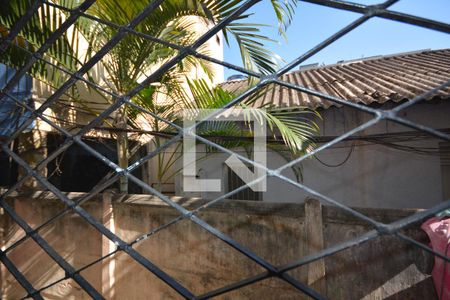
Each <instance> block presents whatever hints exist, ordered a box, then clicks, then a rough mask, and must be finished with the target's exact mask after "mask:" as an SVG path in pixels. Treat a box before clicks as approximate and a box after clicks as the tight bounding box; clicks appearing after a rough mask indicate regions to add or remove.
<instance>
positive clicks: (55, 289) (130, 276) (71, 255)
mask: <svg viewBox="0 0 450 300" xmlns="http://www.w3.org/2000/svg"><path fill="white" fill-rule="evenodd" d="M68 196H69V197H70V198H72V199H79V198H80V197H82V196H84V194H79V193H71V194H69V195H68ZM103 197H104V198H103V199H102V198H101V196H100V195H98V196H96V197H94V198H93V199H91V200H89V201H88V202H86V203H85V204H83V208H84V209H85V210H87V211H88V212H89V213H90V214H91V215H92V216H93V217H94V218H95V219H97V220H99V221H100V222H102V223H103V224H105V226H106V227H107V228H109V229H110V230H111V231H112V232H114V233H115V234H116V235H118V236H119V237H120V238H121V239H122V240H124V241H127V242H131V241H133V240H134V239H136V238H137V237H139V236H141V235H142V234H144V233H147V232H149V231H150V230H152V229H154V228H156V227H158V226H161V225H162V224H165V223H167V222H169V221H171V220H173V219H174V218H176V217H177V216H178V213H177V212H176V211H175V210H174V209H173V208H170V207H169V206H167V205H164V204H163V203H162V202H161V201H160V200H159V199H157V198H155V197H151V196H148V195H139V196H138V195H129V196H126V197H125V198H123V197H114V196H113V197H111V196H107V195H103ZM119 199H121V200H123V201H125V202H122V203H119V202H117V201H118V200H119ZM172 199H173V200H174V201H176V202H178V203H179V204H181V205H183V206H185V207H186V208H188V209H193V208H195V207H198V206H199V205H201V204H204V203H205V202H204V201H201V200H199V199H192V198H191V199H186V198H184V199H179V198H178V199H177V198H172ZM8 202H9V203H10V204H11V205H12V206H13V208H14V210H15V211H16V213H17V214H18V215H19V216H20V217H21V218H23V219H24V220H25V221H26V222H27V223H28V224H30V226H31V227H33V228H35V227H36V226H38V225H40V224H42V223H43V222H45V221H47V220H49V219H50V218H51V217H53V216H55V215H56V214H57V213H58V212H60V211H62V210H63V209H64V205H63V204H62V202H61V201H59V200H57V199H56V198H55V196H54V195H53V194H51V193H42V192H41V193H34V194H28V195H18V196H15V197H12V198H10V199H8ZM317 204H318V202H317V201H314V200H311V201H307V206H306V207H305V205H303V204H294V203H292V204H280V203H268V202H262V203H261V202H259V203H255V202H251V201H225V202H223V203H221V204H219V205H215V206H214V207H210V208H208V209H207V210H205V211H203V212H202V213H201V214H200V215H199V216H200V217H201V218H202V219H203V220H205V221H206V222H208V223H209V224H210V225H212V226H214V227H216V228H217V229H218V230H220V231H222V232H224V233H225V234H227V235H229V236H230V237H231V238H233V239H234V240H236V241H237V242H238V243H241V244H242V245H243V246H245V247H246V248H248V249H250V250H251V251H253V252H254V253H256V254H257V255H259V256H260V257H262V258H263V259H265V260H267V261H268V262H270V263H271V264H273V265H275V266H280V265H285V264H287V263H290V262H292V261H295V260H298V259H300V258H302V257H305V255H308V254H312V253H314V252H316V251H319V250H321V249H323V248H322V247H325V248H328V247H331V246H334V245H336V244H339V243H342V242H343V241H346V240H349V239H351V238H354V237H357V236H359V235H361V234H363V233H365V232H367V231H369V230H371V229H373V228H372V227H371V225H368V224H366V223H364V222H362V221H360V220H358V219H356V218H354V217H353V216H350V215H348V214H347V213H344V212H342V211H341V210H339V209H336V208H333V207H320V206H318V205H317ZM361 212H362V213H363V214H365V215H366V216H369V217H371V218H374V219H376V220H378V221H380V222H385V223H389V222H393V221H395V220H398V219H400V218H404V217H406V216H408V215H410V214H412V213H414V212H416V211H415V210H386V209H365V210H361ZM1 220H2V221H3V223H2V226H1V227H2V229H4V230H3V231H0V232H2V233H3V236H2V241H3V242H4V244H3V245H2V246H4V247H6V248H7V247H8V246H10V245H11V244H13V243H14V242H15V241H17V240H18V239H20V238H21V237H22V236H23V231H22V230H19V229H18V227H17V225H13V224H14V222H12V221H11V220H10V219H9V218H7V217H6V216H2V219H1ZM318 224H323V226H318ZM311 230H312V231H314V232H315V233H316V234H315V235H314V236H313V235H312V234H311V232H312V231H311ZM404 233H405V234H406V235H408V236H409V237H412V238H414V239H416V240H418V241H420V242H426V237H425V233H424V232H422V231H421V230H420V229H419V228H418V227H417V226H413V227H410V228H408V229H406V230H405V231H404ZM39 234H40V235H42V237H43V238H44V239H45V240H46V241H47V242H48V243H49V244H50V245H51V246H52V247H53V248H54V249H55V250H56V251H57V252H58V253H59V254H60V255H61V256H62V257H63V258H64V259H65V260H67V261H68V262H69V263H70V264H71V265H72V266H73V267H74V268H76V269H78V268H82V267H84V266H86V265H87V264H89V263H91V262H93V261H95V260H96V259H98V258H99V257H100V256H101V255H106V254H108V253H109V252H111V251H113V250H115V249H116V246H115V245H114V243H112V242H110V241H109V240H107V239H106V238H105V237H102V236H101V235H100V233H99V232H98V231H96V230H95V229H94V228H93V227H92V226H90V225H88V224H87V223H86V221H84V220H83V219H82V218H80V217H79V216H78V215H75V214H68V215H66V216H65V217H64V218H62V219H59V220H58V221H56V222H54V223H51V224H49V225H48V226H46V227H45V228H43V229H42V230H40V231H39ZM318 236H321V237H322V238H319V239H318ZM321 244H322V246H321ZM133 248H135V249H136V250H137V251H139V252H140V253H141V254H142V255H143V256H144V257H146V258H147V259H149V260H150V261H152V262H153V263H154V264H156V265H157V266H158V267H159V268H161V269H162V270H163V271H164V272H167V273H168V274H169V275H170V276H173V277H174V278H175V279H176V280H177V281H178V282H179V283H181V284H182V285H184V286H186V287H187V288H188V289H189V290H190V291H192V292H193V293H194V294H195V295H197V296H198V295H200V294H202V293H205V292H208V291H210V290H212V289H216V288H220V287H222V286H225V285H227V284H231V283H234V282H236V281H238V280H241V279H244V278H247V277H249V276H254V275H257V274H260V273H261V272H263V271H264V270H263V269H262V268H261V267H259V266H258V265H256V263H254V262H252V261H251V260H249V259H248V258H246V257H245V256H244V255H242V254H241V253H239V252H238V251H236V250H234V249H232V248H231V247H230V246H228V245H227V244H225V243H223V242H222V241H220V240H219V239H217V238H215V237H214V236H212V235H211V234H209V233H208V232H206V231H205V230H203V229H202V228H200V227H199V226H197V225H195V224H194V223H193V222H190V221H188V220H184V221H181V222H179V223H178V224H175V225H173V226H170V227H168V228H166V229H164V230H163V231H160V232H158V233H156V234H153V235H151V236H150V237H149V238H148V239H145V240H143V241H141V242H139V243H137V244H135V245H134V246H133ZM7 255H8V258H9V259H10V260H11V261H12V262H13V263H14V264H15V265H16V266H17V268H18V269H19V270H20V271H21V272H23V274H24V276H25V277H26V278H27V279H28V280H29V281H30V283H31V284H32V285H33V286H34V287H35V288H37V289H38V288H41V287H44V286H46V285H48V284H49V283H51V282H54V281H55V280H58V279H61V278H64V276H65V274H64V271H63V270H62V269H61V268H59V267H58V266H57V265H56V263H55V262H54V261H52V259H51V258H50V257H49V256H48V255H47V254H46V253H45V252H44V251H43V250H42V249H40V248H39V246H38V245H37V244H36V243H35V242H33V241H32V240H27V241H26V242H24V243H23V244H21V245H19V246H17V247H15V248H14V249H12V250H11V251H9V252H8V253H7ZM425 257H426V256H424V255H423V252H422V251H421V250H419V249H418V248H416V247H414V246H413V245H411V244H407V243H402V242H400V241H399V240H398V239H396V238H394V237H388V236H382V237H380V238H377V239H375V240H372V241H369V242H366V243H362V244H360V245H358V246H355V247H351V248H349V249H346V250H345V251H342V252H339V253H336V254H334V255H331V256H328V257H327V258H325V259H323V260H318V261H316V262H315V263H313V264H310V265H307V266H303V267H300V268H297V269H295V270H291V271H289V275H290V276H292V277H294V278H295V279H297V280H299V281H300V282H302V283H308V284H310V285H311V286H312V287H313V288H315V289H316V290H318V291H319V292H320V293H322V294H323V295H325V296H327V298H328V299H337V300H340V299H342V300H344V299H365V300H372V299H373V300H375V299H391V300H395V299H399V300H403V299H436V294H435V291H434V288H433V283H432V280H431V277H430V276H429V275H428V273H429V271H430V270H429V268H430V264H429V263H427V259H424V258H425ZM1 267H2V268H1V276H0V278H1V280H0V281H1V296H2V299H3V298H4V299H19V298H21V297H23V296H25V292H24V290H23V289H22V288H21V287H20V286H19V284H18V283H17V281H16V280H15V279H14V278H13V277H12V275H11V274H10V273H8V272H7V270H6V269H5V267H4V266H3V265H2V266H1ZM318 270H321V271H320V272H317V271H318ZM80 274H81V275H82V276H83V277H85V278H86V279H87V280H88V281H89V282H90V283H91V284H92V285H93V286H94V288H96V289H97V290H98V291H100V292H101V293H102V294H103V295H104V296H105V298H106V299H179V298H180V297H179V296H178V295H177V294H176V293H175V292H174V291H173V290H171V289H170V288H168V287H167V286H166V285H165V284H164V283H163V282H162V281H161V280H159V279H157V278H156V277H155V276H154V275H152V274H151V273H150V272H149V271H148V270H146V269H145V268H144V267H142V266H141V265H139V264H138V263H136V262H135V261H134V260H133V259H131V258H130V257H129V256H128V255H126V254H125V253H123V252H119V253H117V254H115V255H113V256H111V257H110V258H109V259H106V260H104V261H103V262H100V263H96V264H93V265H91V266H90V267H89V268H86V269H85V270H83V271H82V272H81V273H80ZM280 295H282V296H280ZM42 296H43V297H44V298H46V299H47V298H48V299H90V298H89V297H88V296H87V294H86V293H84V292H83V290H82V289H81V288H80V287H79V286H78V285H77V284H76V282H74V281H73V280H71V279H68V280H63V281H61V282H59V283H57V284H55V285H53V286H52V287H50V288H48V289H46V290H45V291H44V292H43V293H42ZM280 297H281V298H282V299H307V297H306V296H304V295H303V294H302V293H301V292H299V291H297V290H295V289H294V288H292V287H291V286H289V285H287V284H286V283H284V282H282V281H281V280H279V279H277V278H271V279H267V280H264V281H261V282H259V283H256V284H252V285H249V286H247V287H244V288H242V289H239V290H236V291H234V292H231V293H227V294H224V295H222V296H219V297H217V299H280ZM308 299H309V298H308Z"/></svg>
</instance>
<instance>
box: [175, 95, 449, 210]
mask: <svg viewBox="0 0 450 300" xmlns="http://www.w3.org/2000/svg"><path fill="white" fill-rule="evenodd" d="M393 105H394V104H393V103H388V104H385V105H384V106H383V108H386V109H387V108H389V107H392V106H393ZM321 113H322V116H323V121H321V122H319V125H320V128H321V131H322V135H325V136H336V135H340V134H342V133H344V132H346V131H348V130H350V129H352V128H354V127H356V126H358V125H360V124H362V123H363V122H366V121H367V120H369V119H370V118H371V115H369V114H366V113H361V112H359V111H356V110H354V109H350V108H334V107H333V108H329V109H327V110H325V111H322V112H321ZM401 116H403V117H405V118H407V119H409V120H413V121H415V122H419V123H421V124H424V125H428V126H431V127H433V128H450V102H448V101H447V102H444V101H441V102H433V103H431V102H427V103H420V104H418V105H415V106H413V107H411V108H410V109H408V110H406V111H405V112H402V113H401ZM412 130H413V129H410V128H406V127H404V126H402V125H398V124H395V123H393V122H387V121H382V122H380V123H378V124H377V125H375V126H373V127H371V128H369V129H367V130H365V131H363V132H360V133H359V134H358V135H367V134H380V133H395V132H405V131H412ZM439 142H440V140H437V139H435V138H426V139H421V140H417V141H406V142H405V144H407V145H410V146H426V147H435V148H437V147H438V143H439ZM352 143H353V142H351V141H346V142H342V143H339V144H337V145H336V146H334V147H332V148H329V149H326V150H324V151H322V152H320V153H319V154H318V157H319V158H320V159H321V160H322V161H324V162H326V163H327V164H331V165H335V164H339V163H340V162H342V161H343V160H344V159H345V158H346V157H347V155H348V152H349V151H350V149H351V144H352ZM199 156H200V154H199ZM227 158H228V155H225V154H217V155H213V156H211V157H209V158H207V159H204V160H200V161H199V162H198V163H197V169H198V170H200V169H201V174H202V177H204V178H226V176H224V170H225V167H224V161H225V160H226V159H227ZM284 163H285V161H284V160H283V158H281V156H279V155H278V154H276V153H273V152H269V153H268V166H269V167H270V168H277V167H279V166H281V165H282V164H284ZM285 175H286V176H288V177H289V178H291V179H295V176H294V173H293V172H292V171H291V170H286V172H285ZM303 177H304V178H303V182H302V183H303V184H304V185H305V186H307V187H309V188H312V189H314V190H315V191H317V192H319V193H321V194H322V195H325V196H327V197H330V198H333V199H335V200H336V201H338V202H340V203H343V204H346V205H350V206H356V207H377V208H427V207H431V206H433V205H435V204H437V203H439V202H441V201H442V200H443V192H442V184H443V183H442V178H441V164H440V158H439V156H429V155H419V154H414V153H411V152H405V151H400V150H397V149H392V148H387V147H385V146H381V145H374V144H369V145H367V142H362V141H358V142H355V146H354V150H353V152H352V154H351V155H350V158H349V159H348V161H347V162H346V163H344V164H343V165H342V166H339V167H336V168H330V167H326V166H324V165H322V164H320V163H319V162H318V161H317V160H316V159H314V158H310V159H307V160H305V161H304V163H303ZM225 184H226V182H224V180H223V186H225ZM449 184H450V183H449ZM175 187H176V194H177V195H189V196H201V197H204V198H207V199H213V198H215V197H217V196H219V195H221V194H223V192H221V193H203V194H201V193H197V194H195V193H194V194H192V193H191V194H185V193H183V192H182V184H181V174H179V176H177V177H176V180H175ZM308 196H312V195H311V194H309V193H307V192H305V191H303V190H301V189H298V188H296V187H294V186H292V185H290V184H288V183H286V182H283V181H281V180H279V179H277V178H270V179H269V180H268V190H267V192H265V193H264V195H263V200H264V201H271V202H302V201H303V200H304V199H305V197H308Z"/></svg>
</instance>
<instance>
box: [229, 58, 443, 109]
mask: <svg viewBox="0 0 450 300" xmlns="http://www.w3.org/2000/svg"><path fill="white" fill-rule="evenodd" d="M281 79H282V80H284V81H286V82H289V83H292V84H296V85H299V86H302V87H305V88H308V89H312V90H315V91H318V92H320V93H323V94H328V95H331V96H335V97H340V98H343V99H346V100H349V101H352V102H358V103H364V104H366V105H368V104H371V103H374V102H375V103H384V102H386V101H394V102H400V101H403V100H409V99H412V98H413V97H415V96H417V95H420V94H422V93H424V92H426V91H428V90H430V89H432V88H434V87H436V86H438V85H440V84H442V83H443V82H445V81H447V80H449V79H450V49H442V50H426V51H419V52H413V53H403V54H397V55H390V56H380V57H376V58H368V59H362V60H359V61H349V62H341V63H338V64H335V65H329V66H323V67H316V68H310V69H306V70H299V71H294V72H290V73H288V74H285V75H283V76H281ZM221 86H222V87H223V88H225V89H226V90H229V91H237V92H239V91H243V90H245V89H246V88H247V81H246V80H239V81H227V82H224V83H222V84H221ZM437 96H438V97H440V98H442V99H444V98H450V88H447V89H445V90H443V91H440V92H439V93H437ZM434 97H436V96H434ZM434 97H432V98H434ZM427 100H430V99H427ZM262 104H273V105H275V106H278V107H289V106H308V107H311V108H318V107H322V108H328V107H329V106H331V105H336V106H337V104H335V103H332V102H330V101H326V100H323V99H321V98H319V97H317V96H312V95H308V94H306V93H302V92H298V91H294V90H292V89H288V88H286V87H281V86H278V85H276V86H271V87H270V88H269V89H268V90H267V92H266V93H264V94H263V95H262V96H261V97H260V98H259V99H258V100H257V101H256V102H255V104H254V105H255V106H260V105H262Z"/></svg>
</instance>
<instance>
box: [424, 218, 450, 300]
mask: <svg viewBox="0 0 450 300" xmlns="http://www.w3.org/2000/svg"><path fill="white" fill-rule="evenodd" d="M421 228H422V229H423V230H424V231H425V232H426V233H427V235H428V237H429V238H430V241H431V247H432V248H433V250H434V251H436V252H437V253H440V254H442V255H445V256H448V253H449V250H450V247H448V246H447V245H448V244H449V243H450V239H449V238H450V219H442V220H441V219H438V218H432V219H430V220H428V221H426V222H425V223H423V224H422V226H421ZM446 252H447V253H446ZM431 275H432V276H433V282H434V287H435V288H436V293H437V294H438V296H439V299H440V300H450V263H449V262H447V263H446V262H445V261H444V260H443V259H441V258H439V257H437V256H434V268H433V271H432V273H431ZM442 285H443V286H442Z"/></svg>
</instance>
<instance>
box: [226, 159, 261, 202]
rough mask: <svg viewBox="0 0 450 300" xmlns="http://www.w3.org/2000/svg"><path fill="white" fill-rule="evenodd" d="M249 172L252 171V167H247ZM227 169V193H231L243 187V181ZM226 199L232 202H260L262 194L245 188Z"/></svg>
mask: <svg viewBox="0 0 450 300" xmlns="http://www.w3.org/2000/svg"><path fill="white" fill-rule="evenodd" d="M247 167H248V168H249V169H250V170H252V171H253V170H254V169H253V166H247ZM226 168H227V185H226V186H227V191H226V192H227V193H228V192H231V191H233V190H235V189H237V188H239V187H241V186H243V185H245V183H244V181H243V180H242V179H241V178H240V177H239V176H238V175H237V174H236V173H234V172H233V170H231V168H230V167H228V166H226ZM228 199H232V200H253V201H261V200H262V193H261V192H255V191H253V190H252V189H251V188H250V187H247V188H245V189H243V190H242V191H240V192H238V193H236V194H234V195H232V196H230V197H228Z"/></svg>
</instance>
